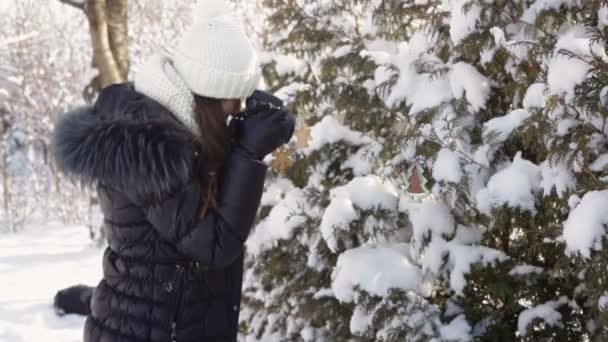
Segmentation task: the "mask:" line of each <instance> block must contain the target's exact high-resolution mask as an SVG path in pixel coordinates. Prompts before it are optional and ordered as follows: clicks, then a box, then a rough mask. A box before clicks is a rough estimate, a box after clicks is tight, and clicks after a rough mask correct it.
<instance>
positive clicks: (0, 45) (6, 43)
mask: <svg viewBox="0 0 608 342" xmlns="http://www.w3.org/2000/svg"><path fill="white" fill-rule="evenodd" d="M38 35H39V33H38V32H36V31H33V32H30V33H26V34H22V35H19V36H16V37H11V38H7V39H5V40H2V41H0V48H3V47H5V46H9V45H11V44H15V43H19V42H22V41H24V40H28V39H31V38H34V37H37V36H38Z"/></svg>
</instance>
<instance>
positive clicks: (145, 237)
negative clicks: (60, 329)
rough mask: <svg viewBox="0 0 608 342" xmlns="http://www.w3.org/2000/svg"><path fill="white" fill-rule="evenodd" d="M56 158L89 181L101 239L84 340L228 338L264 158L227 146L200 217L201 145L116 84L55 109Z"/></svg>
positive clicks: (200, 341)
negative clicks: (88, 102)
mask: <svg viewBox="0 0 608 342" xmlns="http://www.w3.org/2000/svg"><path fill="white" fill-rule="evenodd" d="M53 145H54V151H55V158H56V161H57V164H58V166H59V168H60V169H61V170H63V171H64V172H65V174H67V175H68V176H70V177H72V178H75V179H76V180H78V181H80V182H83V183H85V184H91V185H93V184H94V185H95V186H96V187H97V191H98V194H99V198H100V203H101V209H102V211H103V215H104V219H105V225H106V234H107V235H106V236H107V242H108V246H109V247H108V248H107V249H106V250H105V253H104V255H103V279H102V280H101V282H100V283H99V285H98V286H97V288H96V289H95V291H94V294H93V297H92V302H91V314H90V315H89V316H88V317H87V320H86V323H85V331H84V341H85V342H110V341H111V342H131V341H137V342H144V341H153V342H169V341H178V342H195V341H196V342H205V341H236V336H237V327H238V315H239V305H240V301H241V287H242V277H243V254H244V242H245V240H246V239H247V236H248V234H249V231H250V229H251V227H252V224H253V221H254V218H255V215H256V212H257V209H258V207H259V204H260V198H261V194H262V191H263V185H264V179H265V175H266V165H265V164H263V163H262V162H260V161H257V160H253V159H250V158H248V157H247V156H246V155H245V154H243V153H241V152H240V150H239V149H238V148H236V149H234V150H233V151H232V152H231V154H230V156H229V158H228V160H227V162H226V164H225V167H224V171H223V175H222V177H221V181H220V186H219V190H218V198H217V203H218V205H217V208H216V209H213V210H210V211H209V212H208V213H207V215H206V216H205V217H203V218H201V217H200V212H201V209H202V206H203V204H204V203H203V201H202V200H201V198H202V196H201V190H200V181H199V178H198V177H196V174H197V170H198V168H200V167H203V168H204V165H205V163H204V161H205V157H204V156H205V149H204V146H201V144H200V143H197V142H196V141H195V139H194V136H193V134H192V133H191V132H190V131H189V130H188V129H187V128H186V126H185V125H183V124H182V123H181V122H179V121H178V120H177V119H176V118H175V117H174V116H173V115H172V114H171V113H170V112H169V111H168V110H167V109H166V108H164V107H163V106H161V105H160V104H159V103H157V102H155V101H154V100H152V99H150V98H148V97H146V96H144V95H143V94H140V93H138V92H136V91H135V90H134V88H133V86H132V84H129V83H125V84H119V85H113V86H110V87H107V88H105V89H104V90H103V91H102V92H101V94H100V96H99V98H98V100H97V102H96V104H95V105H94V106H90V107H83V108H81V109H79V110H76V111H74V112H71V113H68V114H66V115H65V116H63V117H62V118H61V119H60V120H59V122H58V123H57V126H56V129H55V133H54V141H53Z"/></svg>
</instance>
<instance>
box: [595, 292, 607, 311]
mask: <svg viewBox="0 0 608 342" xmlns="http://www.w3.org/2000/svg"><path fill="white" fill-rule="evenodd" d="M597 306H598V308H599V309H600V310H602V311H606V310H608V292H606V294H604V295H603V296H601V297H600V298H599V299H598V300H597Z"/></svg>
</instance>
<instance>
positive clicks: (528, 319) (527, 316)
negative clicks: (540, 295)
mask: <svg viewBox="0 0 608 342" xmlns="http://www.w3.org/2000/svg"><path fill="white" fill-rule="evenodd" d="M565 302H566V297H562V298H560V300H557V301H549V302H546V303H544V304H540V305H537V306H535V307H532V308H530V309H526V310H524V311H522V312H521V313H520V314H519V317H517V331H518V332H519V335H520V336H526V332H527V331H526V330H527V328H528V325H530V323H532V321H533V320H534V319H537V318H539V319H542V320H543V321H545V323H546V324H548V325H552V326H561V320H562V315H561V314H560V313H559V312H558V311H557V310H556V309H557V308H558V307H560V306H561V305H563V304H564V303H565Z"/></svg>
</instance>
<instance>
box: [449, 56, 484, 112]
mask: <svg viewBox="0 0 608 342" xmlns="http://www.w3.org/2000/svg"><path fill="white" fill-rule="evenodd" d="M450 89H451V90H452V94H453V95H454V97H455V98H457V99H460V98H462V97H464V96H466V98H467V101H468V102H469V103H470V104H471V107H472V108H471V109H472V110H473V112H478V111H479V110H480V109H483V108H485V106H486V101H487V100H488V97H489V96H490V81H489V80H488V79H487V78H486V77H485V76H484V75H482V74H481V73H480V72H479V71H477V69H476V68H475V67H474V66H472V65H470V64H467V63H464V62H458V63H456V64H454V65H452V71H451V73H450Z"/></svg>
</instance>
